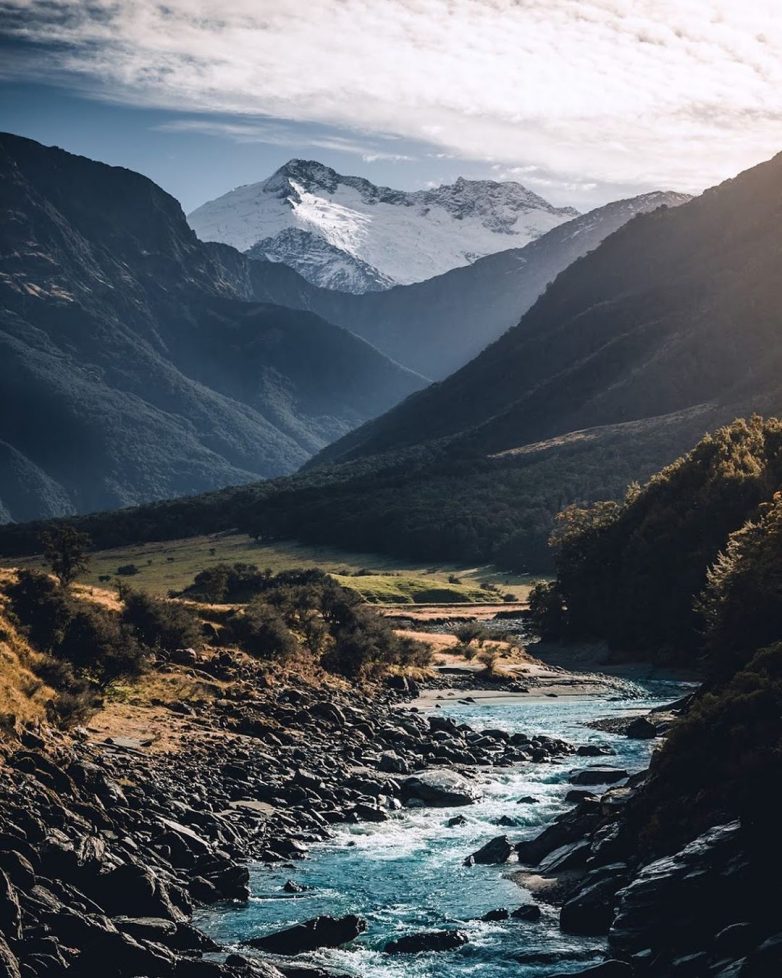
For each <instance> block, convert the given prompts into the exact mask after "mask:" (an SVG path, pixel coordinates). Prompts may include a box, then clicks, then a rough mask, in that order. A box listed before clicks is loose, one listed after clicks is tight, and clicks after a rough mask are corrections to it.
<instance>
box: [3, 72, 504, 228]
mask: <svg viewBox="0 0 782 978" xmlns="http://www.w3.org/2000/svg"><path fill="white" fill-rule="evenodd" d="M258 122H259V120H257V119H252V120H247V119H245V118H244V117H242V116H227V115H226V116H224V115H220V114H210V115H204V114H196V113H193V114H188V113H181V112H172V111H169V110H167V109H155V108H147V107H143V106H133V105H122V104H121V103H115V102H110V101H103V100H99V99H93V98H89V97H85V96H84V95H82V94H80V93H77V92H71V91H69V90H68V88H67V86H66V87H56V86H50V85H37V84H33V83H26V82H4V83H0V129H2V130H4V131H8V132H14V133H17V134H19V135H21V136H28V137H29V138H31V139H36V140H38V141H39V142H42V143H45V144H47V145H53V146H60V147H62V148H63V149H67V150H68V151H69V152H72V153H79V154H81V155H83V156H88V157H90V158H91V159H97V160H101V161H103V162H104V163H109V164H112V165H114V166H126V167H128V168H130V169H132V170H138V171H139V172H140V173H143V174H144V175H145V176H148V177H150V178H151V179H152V180H154V181H155V183H157V184H159V185H160V186H161V187H163V189H164V190H167V191H168V192H169V193H170V194H173V196H174V197H176V198H177V199H178V200H179V201H180V203H181V204H182V206H183V208H184V209H185V211H187V212H189V211H191V210H193V209H194V208H195V207H197V206H198V205H199V204H203V203H204V201H207V200H211V199H213V198H214V197H218V196H219V195H220V194H222V193H225V192H226V191H227V190H231V189H233V188H234V187H237V186H240V185H241V184H244V183H252V182H254V181H257V180H261V179H263V178H264V177H267V176H269V174H271V173H273V172H274V170H276V169H277V167H279V166H281V165H282V164H283V163H285V162H286V161H287V160H289V159H291V158H293V157H302V158H305V159H318V160H320V161H321V162H323V163H326V164H328V165H329V166H333V167H334V168H335V169H336V170H339V171H340V172H342V173H351V174H354V173H358V174H361V175H362V176H366V177H368V178H369V179H371V180H372V181H373V182H375V183H379V184H384V185H387V186H392V187H396V188H400V189H415V188H418V187H422V186H425V185H426V184H427V183H437V184H440V183H447V182H451V181H452V180H454V179H456V177H458V176H465V177H475V178H490V177H492V176H493V175H494V174H493V172H492V169H491V165H490V164H487V163H486V162H485V161H470V160H463V159H446V158H443V157H442V156H440V157H438V153H439V150H438V149H437V147H430V146H424V145H418V144H415V143H413V142H412V141H410V140H404V139H395V140H393V152H394V154H397V155H401V156H410V157H411V158H410V159H400V160H396V159H384V158H379V159H371V156H372V155H373V153H382V152H383V151H385V152H387V153H389V154H390V152H391V151H389V150H388V149H387V143H388V141H387V140H376V139H373V138H371V137H363V139H362V137H356V136H355V135H354V134H352V133H350V132H347V133H345V132H343V131H341V130H336V129H333V128H332V127H329V126H318V125H315V124H312V123H300V122H299V123H297V122H294V121H291V120H274V121H273V125H274V128H275V130H276V131H277V132H276V135H275V137H274V138H276V139H278V140H280V141H284V144H283V145H279V143H278V142H269V141H265V140H264V137H263V134H260V135H252V134H250V135H242V134H241V133H239V134H233V135H232V134H231V133H230V132H225V131H221V130H220V128H219V127H220V126H229V127H234V128H235V127H236V126H242V125H246V126H254V125H258ZM263 122H264V124H266V125H269V122H267V120H263ZM188 126H194V127H195V128H188ZM200 127H203V129H205V130H207V131H203V130H202V129H201V128H200ZM208 130H212V131H211V132H210V131H208ZM339 140H344V141H345V142H346V143H348V144H350V145H351V149H350V150H347V149H342V150H340V149H339V148H334V147H329V146H327V145H326V146H324V145H322V144H323V143H328V142H333V141H337V142H336V143H335V146H336V145H338V141H339ZM384 144H386V145H384ZM354 146H355V148H353V147H354ZM362 149H363V150H364V152H362V151H361V150H362ZM427 154H429V155H427ZM367 157H370V158H367Z"/></svg>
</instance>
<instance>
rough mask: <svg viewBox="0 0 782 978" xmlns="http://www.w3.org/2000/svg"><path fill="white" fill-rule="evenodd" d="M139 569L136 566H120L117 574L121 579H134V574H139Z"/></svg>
mask: <svg viewBox="0 0 782 978" xmlns="http://www.w3.org/2000/svg"><path fill="white" fill-rule="evenodd" d="M138 572H139V569H138V567H137V566H136V565H135V564H120V565H119V567H118V568H117V570H116V573H117V574H119V576H120V577H133V575H134V574H138Z"/></svg>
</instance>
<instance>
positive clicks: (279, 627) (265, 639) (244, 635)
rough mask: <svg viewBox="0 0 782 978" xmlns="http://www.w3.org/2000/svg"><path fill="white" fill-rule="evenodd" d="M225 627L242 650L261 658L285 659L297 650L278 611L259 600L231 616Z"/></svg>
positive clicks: (291, 635)
mask: <svg viewBox="0 0 782 978" xmlns="http://www.w3.org/2000/svg"><path fill="white" fill-rule="evenodd" d="M228 626H229V628H230V629H231V633H232V635H233V636H234V638H235V639H236V641H237V642H238V643H239V644H240V645H241V646H242V648H243V649H244V650H245V651H247V652H249V653H250V655H254V656H257V657H258V658H260V659H285V658H288V657H289V656H292V655H293V654H294V653H295V652H296V650H297V648H298V645H297V642H296V638H295V636H294V635H293V634H292V632H291V630H290V629H289V628H288V626H287V625H286V624H285V621H284V619H283V618H282V616H281V615H280V614H279V612H278V611H277V610H276V609H275V608H273V607H271V606H270V605H268V604H265V603H264V602H262V601H258V600H256V601H253V602H252V603H251V604H249V605H248V606H247V608H246V609H245V610H244V611H240V612H237V613H236V614H234V615H232V616H231V617H230V618H229V620H228Z"/></svg>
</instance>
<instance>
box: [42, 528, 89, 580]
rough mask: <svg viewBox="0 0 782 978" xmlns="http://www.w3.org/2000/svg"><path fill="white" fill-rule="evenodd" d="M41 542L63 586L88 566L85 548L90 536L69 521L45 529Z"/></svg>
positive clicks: (52, 569)
mask: <svg viewBox="0 0 782 978" xmlns="http://www.w3.org/2000/svg"><path fill="white" fill-rule="evenodd" d="M41 543H42V544H43V553H44V557H46V560H47V562H48V564H49V567H50V568H51V571H52V573H53V574H54V576H55V577H56V578H57V580H58V581H59V582H60V584H61V585H62V586H63V587H67V586H68V585H69V584H70V583H71V582H72V581H74V580H75V579H76V577H77V576H78V574H80V573H81V571H84V570H86V569H87V567H88V566H89V559H88V557H87V550H88V549H89V546H90V538H89V537H88V536H87V535H86V533H82V532H80V531H79V530H77V529H76V527H75V526H71V524H70V523H61V524H59V525H57V526H53V527H52V528H51V529H49V530H46V531H45V532H44V533H43V535H42V536H41Z"/></svg>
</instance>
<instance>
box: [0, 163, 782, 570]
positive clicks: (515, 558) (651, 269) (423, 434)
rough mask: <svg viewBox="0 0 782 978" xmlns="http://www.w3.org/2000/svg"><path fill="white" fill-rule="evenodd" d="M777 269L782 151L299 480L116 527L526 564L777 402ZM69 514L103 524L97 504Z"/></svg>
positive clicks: (574, 281)
mask: <svg viewBox="0 0 782 978" xmlns="http://www.w3.org/2000/svg"><path fill="white" fill-rule="evenodd" d="M780 281H782V154H781V155H779V156H776V157H774V158H773V159H772V160H770V161H768V162H767V163H763V164H761V165H759V166H756V167H754V168H752V169H750V170H747V171H746V172H744V173H742V174H740V175H739V176H737V177H736V178H735V179H733V180H728V181H726V182H725V183H723V184H721V185H719V186H718V187H715V188H713V189H711V190H708V191H706V192H705V193H704V194H702V195H701V196H700V197H697V198H695V199H693V200H691V201H689V202H687V203H684V204H682V205H681V206H679V207H674V208H660V209H657V210H654V211H653V212H651V213H647V214H642V215H640V216H638V217H636V218H634V219H633V220H631V221H629V222H627V223H626V224H624V226H622V227H621V228H619V230H617V231H615V232H614V233H613V234H611V235H609V236H608V237H607V238H606V239H605V240H604V241H603V242H602V243H601V244H600V245H598V247H596V248H595V249H594V250H593V251H591V252H590V253H589V254H587V255H585V256H584V257H582V258H580V259H579V260H577V261H575V262H573V263H572V264H571V265H570V266H569V267H568V268H567V269H565V270H564V271H563V272H562V273H561V274H560V275H559V276H558V277H557V278H556V280H555V281H554V282H553V283H552V284H551V285H550V286H549V287H548V288H547V289H546V291H545V293H544V294H543V295H542V296H541V297H540V298H539V299H538V301H537V302H536V303H535V304H534V305H533V306H532V308H531V309H530V310H529V311H528V312H527V313H526V315H525V316H524V317H523V318H522V319H521V321H520V322H519V323H518V325H516V326H514V327H513V328H512V329H510V330H509V331H508V332H506V333H505V334H504V335H503V336H502V337H500V339H498V340H497V341H496V342H495V343H493V344H492V345H491V346H489V347H488V349H486V350H485V351H484V352H483V353H481V354H480V355H479V356H477V357H476V358H475V359H474V360H472V361H471V362H470V363H469V364H467V365H466V366H464V367H463V368H462V369H461V370H459V371H457V372H456V373H455V374H453V375H452V376H450V377H448V378H447V379H446V380H444V381H442V382H441V383H437V384H433V385H431V386H429V387H427V388H426V389H424V390H422V391H420V392H418V393H416V394H413V395H412V396H410V397H408V398H407V399H406V400H405V401H403V402H402V403H400V404H398V405H397V406H396V407H394V408H392V409H391V410H390V411H389V412H387V413H386V414H385V415H383V416H381V417H378V418H377V419H375V420H373V421H370V422H368V423H367V424H365V425H364V426H362V427H361V428H358V429H356V430H354V431H353V432H351V433H350V434H348V435H346V436H345V437H343V438H342V439H341V440H339V441H337V442H336V443H334V444H332V445H330V446H328V448H326V449H324V450H323V451H322V452H321V453H320V454H319V455H318V456H316V458H315V459H314V460H313V461H312V462H310V463H309V464H308V466H307V468H306V469H305V470H304V471H302V472H300V473H299V474H297V475H295V476H292V477H288V478H285V479H279V480H275V481H273V482H269V483H265V484H256V485H254V486H248V487H246V488H242V489H240V490H236V491H233V492H231V493H223V494H217V496H216V497H214V498H201V499H193V500H181V501H174V502H172V503H169V504H166V506H164V507H163V508H160V509H158V510H156V511H155V512H151V511H150V510H148V509H141V510H138V511H136V512H135V513H134V514H131V515H130V516H127V517H123V519H124V520H126V522H125V523H123V526H124V527H125V530H124V531H123V532H124V533H126V534H127V535H131V534H132V533H136V534H138V533H139V532H143V533H144V534H146V536H147V538H154V537H157V538H163V537H165V536H172V535H176V534H177V532H178V530H179V529H181V526H182V524H183V523H184V522H187V521H189V522H190V523H191V524H194V525H197V526H199V527H200V528H201V529H202V531H203V530H204V529H227V528H230V527H234V526H239V527H242V528H244V529H246V530H248V531H250V532H252V533H254V534H256V535H260V536H264V537H275V536H278V537H279V536H282V537H285V536H293V537H297V538H299V539H304V540H308V541H312V542H318V543H326V542H328V543H331V544H338V545H342V546H348V547H351V548H354V549H363V550H367V551H384V552H387V553H392V554H397V555H404V556H409V557H416V558H423V559H451V560H456V559H458V560H465V561H471V562H472V561H491V560H493V561H497V562H500V563H502V564H505V565H506V566H511V567H515V568H527V569H539V568H541V567H542V566H543V565H545V561H546V560H547V549H546V538H547V536H548V534H549V532H550V530H551V527H552V525H553V519H554V516H555V514H556V513H557V512H559V511H560V510H561V509H562V508H563V507H564V506H566V505H567V504H568V503H570V502H574V501H576V502H585V501H590V500H595V499H601V498H602V499H605V498H618V497H621V496H622V495H623V494H624V491H625V487H626V486H627V484H628V483H629V482H631V481H632V480H636V479H637V480H643V479H646V478H648V477H649V476H650V475H651V474H652V473H653V472H654V471H656V470H657V469H659V468H660V467H661V466H662V465H665V464H666V463H667V462H669V461H672V460H673V459H674V458H675V457H676V456H677V455H679V454H681V453H682V452H683V451H686V450H687V449H688V448H689V447H691V446H692V445H694V444H695V442H696V441H697V440H698V439H699V438H700V437H702V435H703V434H704V433H705V432H707V431H709V430H711V429H713V428H715V427H717V426H719V425H721V424H724V423H727V422H729V421H731V420H732V419H733V418H734V417H738V416H746V415H747V414H750V413H752V412H753V411H758V412H760V413H764V414H776V413H779V412H780V411H782V305H781V304H780V295H779V283H780ZM780 450H782V447H781V449H780ZM748 464H751V461H750V462H748ZM735 478H741V473H740V471H736V473H735ZM777 488H778V487H776V486H771V487H769V492H772V491H774V490H775V489H777ZM84 525H85V527H86V528H87V529H88V530H89V531H90V532H91V533H93V534H94V535H95V536H96V538H97V539H106V538H107V537H108V538H110V539H114V538H115V537H113V536H112V534H116V532H117V521H116V519H115V518H114V517H113V516H112V515H111V514H106V515H105V516H102V517H96V518H95V519H94V520H92V521H86V522H85V524H84ZM25 534H27V537H25ZM28 537H30V531H28V530H25V529H24V528H20V530H19V535H17V536H15V537H14V538H13V539H12V538H11V536H9V535H8V534H7V533H5V534H4V535H3V536H0V547H2V548H4V549H5V550H6V552H9V550H10V549H11V548H12V547H19V546H21V545H22V544H24V546H29V543H26V542H25V540H26V539H27V538H28ZM11 552H12V551H11Z"/></svg>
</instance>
